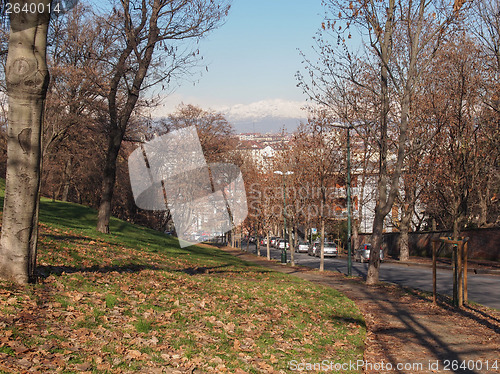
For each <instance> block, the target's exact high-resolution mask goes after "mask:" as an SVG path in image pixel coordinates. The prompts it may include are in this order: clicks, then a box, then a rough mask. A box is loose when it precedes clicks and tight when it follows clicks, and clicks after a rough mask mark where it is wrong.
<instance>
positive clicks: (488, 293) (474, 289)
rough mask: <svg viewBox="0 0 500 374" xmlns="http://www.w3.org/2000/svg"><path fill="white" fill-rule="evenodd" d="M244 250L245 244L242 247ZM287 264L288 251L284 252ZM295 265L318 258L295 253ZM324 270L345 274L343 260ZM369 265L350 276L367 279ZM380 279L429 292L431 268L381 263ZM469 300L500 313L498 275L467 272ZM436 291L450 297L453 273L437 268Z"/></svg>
mask: <svg viewBox="0 0 500 374" xmlns="http://www.w3.org/2000/svg"><path fill="white" fill-rule="evenodd" d="M242 248H243V249H246V245H245V244H243V246H242ZM249 252H251V253H256V249H255V245H250V247H249ZM266 253H267V252H266V247H265V246H264V247H263V248H261V255H262V256H266ZM280 256H281V250H277V249H271V258H273V259H277V260H279V259H280ZM287 258H288V261H289V260H290V252H289V251H287ZM295 263H296V264H297V265H303V266H307V267H311V268H316V269H317V268H319V258H317V257H312V256H308V255H307V253H295ZM325 270H330V271H338V272H341V273H344V274H347V259H346V258H325ZM367 271H368V264H366V263H364V264H361V263H357V262H353V263H352V275H354V276H360V277H363V278H366V273H367ZM379 278H380V280H381V281H384V282H391V283H396V284H399V285H402V286H408V287H413V288H418V289H421V290H424V291H430V292H432V268H430V267H422V266H410V265H406V264H397V263H388V262H386V263H382V264H381V266H380V275H379ZM467 285H468V297H469V300H470V301H474V302H476V303H479V304H482V305H486V306H489V307H491V308H495V309H498V310H500V276H499V275H489V274H474V273H471V272H469V273H468V282H467ZM437 292H438V293H440V294H444V295H448V296H452V295H453V274H452V271H451V270H447V269H437Z"/></svg>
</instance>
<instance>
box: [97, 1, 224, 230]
mask: <svg viewBox="0 0 500 374" xmlns="http://www.w3.org/2000/svg"><path fill="white" fill-rule="evenodd" d="M228 10H229V5H227V4H226V2H225V1H224V0H220V1H213V0H194V1H193V0H153V1H152V2H146V1H144V0H143V1H130V0H122V1H121V2H120V7H119V8H113V14H111V15H105V16H103V18H102V20H103V22H108V23H109V29H110V30H111V31H114V32H111V35H106V37H111V39H112V40H113V41H114V43H113V45H112V46H111V47H110V48H109V50H108V51H107V54H106V60H107V62H108V63H109V65H108V67H109V70H108V71H109V72H108V78H109V84H108V85H106V86H105V87H103V95H104V96H105V98H106V100H107V104H108V116H109V118H108V119H107V132H106V135H107V143H108V145H107V152H106V160H105V165H104V172H103V179H102V197H101V203H100V206H99V214H98V219H97V230H98V231H100V232H104V233H107V232H109V218H110V215H111V201H112V197H113V189H114V184H115V180H116V161H117V157H118V153H119V151H120V147H121V144H122V141H123V139H124V137H125V134H126V133H127V130H128V128H129V121H130V118H131V116H132V115H133V114H134V111H136V109H137V108H136V105H137V104H138V101H139V97H140V96H141V94H143V92H144V91H145V90H147V89H149V88H151V87H153V86H155V85H159V84H167V85H168V82H169V78H171V77H172V76H173V74H174V73H179V72H183V71H186V69H187V68H188V67H189V66H190V65H191V63H192V62H193V59H196V57H197V54H196V50H194V51H193V50H192V49H190V48H189V46H188V45H187V43H185V44H182V43H180V42H181V41H186V42H187V41H188V40H193V41H196V40H198V39H200V38H201V37H202V36H204V35H205V34H206V33H208V32H209V31H211V30H213V29H215V28H216V27H217V26H219V25H220V24H221V22H222V20H223V18H224V17H225V16H226V15H227V12H228Z"/></svg>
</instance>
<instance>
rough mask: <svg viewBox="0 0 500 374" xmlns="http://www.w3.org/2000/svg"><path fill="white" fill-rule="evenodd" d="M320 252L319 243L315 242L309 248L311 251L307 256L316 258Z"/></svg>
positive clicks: (308, 251)
mask: <svg viewBox="0 0 500 374" xmlns="http://www.w3.org/2000/svg"><path fill="white" fill-rule="evenodd" d="M319 250H320V247H319V241H315V242H314V243H312V244H311V245H310V246H309V249H308V250H307V254H308V255H309V256H316V253H317V252H318V251H319Z"/></svg>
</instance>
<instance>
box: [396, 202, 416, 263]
mask: <svg viewBox="0 0 500 374" xmlns="http://www.w3.org/2000/svg"><path fill="white" fill-rule="evenodd" d="M409 209H413V208H407V209H405V208H403V212H402V217H401V222H400V226H399V261H408V260H409V259H410V246H409V240H408V233H409V231H410V220H411V210H409Z"/></svg>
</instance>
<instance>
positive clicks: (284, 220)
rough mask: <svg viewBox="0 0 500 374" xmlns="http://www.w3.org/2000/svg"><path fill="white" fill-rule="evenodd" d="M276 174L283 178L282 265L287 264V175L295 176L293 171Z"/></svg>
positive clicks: (276, 172) (278, 171) (277, 172)
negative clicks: (283, 228) (283, 236)
mask: <svg viewBox="0 0 500 374" xmlns="http://www.w3.org/2000/svg"><path fill="white" fill-rule="evenodd" d="M274 174H279V175H282V176H283V224H284V226H285V245H284V247H283V250H282V251H281V263H282V264H286V193H285V191H286V183H285V175H291V174H293V171H286V172H282V171H280V170H277V171H275V172H274Z"/></svg>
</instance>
